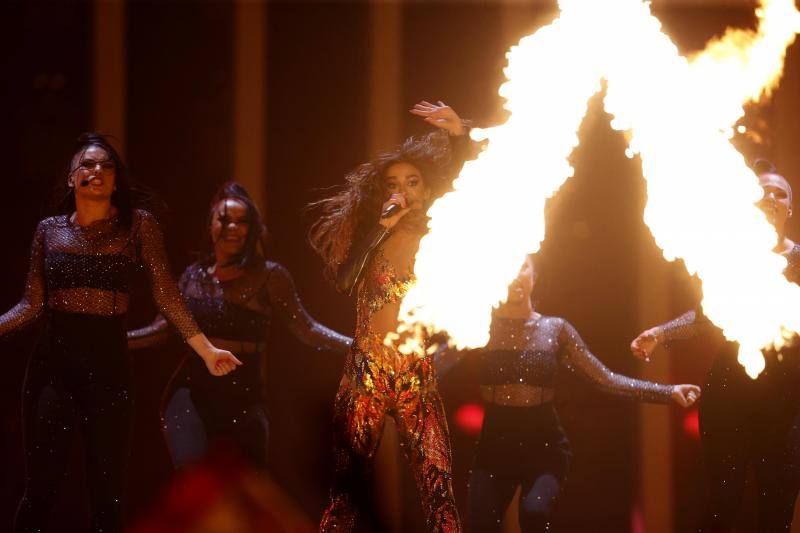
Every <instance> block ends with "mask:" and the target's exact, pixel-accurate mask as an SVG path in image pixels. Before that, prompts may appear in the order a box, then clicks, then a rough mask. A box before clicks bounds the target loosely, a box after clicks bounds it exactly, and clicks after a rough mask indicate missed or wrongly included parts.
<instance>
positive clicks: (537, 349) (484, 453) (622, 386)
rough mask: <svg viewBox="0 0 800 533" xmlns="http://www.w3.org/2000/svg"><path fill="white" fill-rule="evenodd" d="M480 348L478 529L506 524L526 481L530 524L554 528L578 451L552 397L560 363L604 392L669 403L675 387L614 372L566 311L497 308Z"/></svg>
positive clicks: (474, 508)
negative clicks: (509, 314)
mask: <svg viewBox="0 0 800 533" xmlns="http://www.w3.org/2000/svg"><path fill="white" fill-rule="evenodd" d="M460 355H461V354H450V355H446V356H443V357H453V356H455V357H456V358H458V357H460ZM476 355H477V356H478V357H479V382H480V388H481V396H482V397H483V399H484V401H485V415H484V419H483V427H482V430H481V436H480V440H479V442H478V449H477V454H476V456H475V461H474V465H473V470H472V472H471V473H470V482H469V502H470V503H469V515H470V516H469V524H470V529H471V530H473V531H481V532H491V531H498V532H499V531H501V530H502V518H503V516H504V514H505V511H506V508H507V507H508V504H509V503H510V502H511V498H512V497H513V495H514V492H515V491H516V489H517V487H518V486H521V490H522V492H521V496H520V506H519V523H520V527H521V529H522V531H523V532H525V533H530V532H539V531H547V530H548V517H549V514H550V510H551V508H552V505H553V503H554V502H555V499H556V498H557V496H558V494H559V493H560V490H561V486H562V485H563V482H564V479H565V478H566V474H567V469H568V466H569V462H570V457H571V452H570V448H569V442H568V440H567V437H566V435H565V434H564V430H563V429H562V427H561V424H560V422H559V420H558V416H557V414H556V411H555V408H554V407H553V403H552V401H553V398H554V396H555V388H556V377H557V374H558V371H559V370H561V369H563V370H568V371H570V372H576V373H578V374H580V375H581V376H582V377H584V378H586V379H587V380H588V381H590V382H591V383H592V384H594V385H595V386H597V387H599V388H600V389H601V390H603V391H604V392H608V393H612V394H617V395H622V396H625V397H629V398H632V399H637V400H642V401H648V402H660V403H666V402H669V401H670V396H671V392H672V388H671V387H670V386H667V385H660V384H657V383H651V382H648V381H642V380H637V379H633V378H629V377H627V376H623V375H621V374H616V373H614V372H611V371H610V370H609V369H608V368H606V367H605V365H603V364H602V363H601V362H600V361H599V360H598V359H597V358H596V357H595V356H594V355H592V353H591V352H590V351H589V350H588V348H587V347H586V345H585V344H584V343H583V340H581V338H580V335H578V332H577V331H576V330H575V328H574V327H573V326H572V325H571V324H569V323H568V322H567V321H566V320H564V319H562V318H558V317H550V316H540V315H537V316H536V317H535V318H532V319H522V318H502V317H499V316H495V317H494V318H493V320H492V325H491V329H490V337H489V342H488V344H487V345H486V347H485V348H482V349H480V350H478V353H477V354H476ZM437 366H439V365H437ZM439 368H441V369H443V370H446V367H445V366H443V365H442V366H439Z"/></svg>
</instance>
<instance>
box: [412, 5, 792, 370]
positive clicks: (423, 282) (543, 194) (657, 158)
mask: <svg viewBox="0 0 800 533" xmlns="http://www.w3.org/2000/svg"><path fill="white" fill-rule="evenodd" d="M559 7H560V9H561V13H560V16H559V18H558V19H557V20H556V21H554V22H553V23H552V24H550V25H548V26H546V27H544V28H542V29H540V30H538V31H537V32H536V33H534V34H533V35H530V36H527V37H525V38H523V39H522V40H521V41H520V42H519V43H518V45H517V46H514V47H512V49H511V50H510V51H509V53H508V55H507V57H508V66H507V67H506V69H505V71H504V72H505V75H506V77H507V81H506V82H505V83H504V84H503V85H502V86H501V87H500V95H501V96H503V97H504V98H505V99H506V102H505V104H504V106H505V108H506V109H507V110H508V111H509V112H510V117H509V119H508V120H507V121H506V122H505V123H504V124H502V125H500V126H497V127H494V128H488V129H483V130H477V131H473V137H474V138H476V139H488V141H489V143H488V148H487V149H486V150H484V151H483V152H482V153H481V154H480V155H479V157H478V158H477V159H476V160H475V161H470V162H468V163H467V164H466V165H465V166H464V169H463V171H462V172H461V174H460V176H459V178H458V179H457V180H456V182H455V184H454V187H455V190H454V191H453V192H451V193H449V194H447V195H445V196H444V197H443V198H441V199H440V200H438V201H437V202H436V203H435V204H434V205H433V206H432V207H431V210H430V212H429V214H430V216H431V221H430V232H429V233H428V235H426V236H425V237H424V238H423V239H422V242H421V243H420V249H419V252H418V253H417V258H416V266H415V274H416V276H417V284H416V285H415V287H413V288H412V289H411V291H410V292H409V293H408V295H407V296H406V298H405V300H404V302H403V306H402V309H401V312H400V317H401V320H402V321H404V322H405V324H406V326H405V329H406V330H408V329H411V330H414V331H416V332H417V333H419V332H420V331H421V330H423V329H424V330H427V331H431V330H437V331H438V330H444V331H447V333H448V334H449V335H450V337H451V339H452V340H453V342H454V343H455V344H456V345H457V346H458V347H462V348H463V347H477V346H482V345H484V344H485V343H486V341H487V340H488V330H489V323H490V321H491V311H492V307H494V306H496V305H497V304H498V303H500V302H502V301H503V300H504V299H505V298H506V295H507V287H508V284H509V283H510V282H511V280H512V279H513V278H514V277H515V276H516V273H517V271H518V269H519V266H520V264H521V263H522V261H523V259H524V256H525V254H527V253H532V252H535V251H537V250H538V249H539V246H540V243H541V241H542V240H543V239H544V233H545V221H544V206H545V202H546V200H547V199H548V198H549V197H551V196H552V195H553V194H554V193H555V192H556V191H557V190H558V189H559V188H560V187H561V185H562V184H563V183H564V182H565V181H566V180H567V179H568V178H569V177H570V176H571V175H572V171H573V170H572V168H571V166H570V164H569V162H568V158H569V156H570V154H571V153H572V150H573V149H574V147H575V146H576V145H577V144H578V138H577V131H578V128H579V127H580V124H581V122H582V120H583V117H584V115H585V114H586V110H587V103H588V100H589V99H590V98H591V97H592V95H594V94H595V93H596V92H597V91H598V90H599V89H600V87H601V83H600V82H601V80H602V79H605V80H607V83H608V90H607V93H606V97H605V106H606V110H607V111H608V112H609V113H610V114H612V115H613V116H614V120H613V121H612V126H613V127H614V128H615V129H617V130H622V131H625V132H626V137H627V138H628V139H629V150H628V153H629V155H630V156H632V155H633V154H639V155H640V156H641V161H642V168H643V173H644V176H645V179H646V180H647V192H648V203H647V207H646V210H645V222H646V223H647V225H648V226H649V227H650V229H651V232H652V234H653V236H654V238H655V240H656V243H657V244H658V245H659V246H660V247H661V248H662V250H663V252H664V256H665V257H666V258H667V259H669V260H673V259H675V258H678V257H680V258H683V259H684V262H685V264H686V267H687V269H688V270H689V272H691V273H693V274H695V273H696V274H697V275H698V276H699V277H700V279H701V280H702V282H703V295H704V297H703V311H704V312H705V314H706V315H707V316H708V317H709V318H710V319H711V320H712V321H713V322H714V323H715V324H717V325H718V326H720V328H721V329H722V330H723V332H724V333H725V335H726V337H727V338H729V339H731V340H736V341H738V342H739V343H740V345H741V349H740V362H742V364H743V365H744V366H745V369H746V370H747V372H748V374H749V375H751V376H752V377H755V376H757V375H758V374H759V373H760V371H761V370H762V369H763V366H764V362H763V357H762V356H761V353H760V349H761V348H762V347H764V346H768V345H771V344H777V345H780V344H781V343H782V342H783V339H784V336H785V334H786V332H787V331H800V307H798V306H799V305H800V288H798V287H797V286H795V285H793V284H790V283H789V282H787V281H786V280H785V279H784V277H783V276H782V269H783V268H784V267H785V265H786V261H785V259H783V258H782V257H780V256H779V255H777V254H775V253H773V252H772V248H773V246H774V245H775V242H776V235H775V231H774V229H773V228H772V227H771V226H770V225H769V223H768V222H767V220H766V218H765V217H764V215H763V214H762V213H761V212H760V211H759V210H758V209H757V208H756V207H755V206H754V202H756V201H757V200H758V199H759V198H760V196H761V191H760V188H759V186H758V182H757V179H756V178H755V176H753V174H752V172H751V171H750V170H749V169H748V168H747V166H746V164H745V161H744V159H743V157H742V156H741V154H739V153H738V152H737V151H736V150H735V148H734V147H733V145H732V144H731V143H730V137H731V136H732V135H733V128H734V126H735V124H736V122H737V121H738V120H739V119H740V118H741V117H742V116H743V114H744V110H743V105H744V104H745V103H747V102H749V101H756V100H758V99H759V98H761V97H762V95H765V94H766V95H768V94H769V92H770V91H771V90H772V88H773V87H774V86H775V85H776V84H777V83H778V81H779V79H780V76H781V71H782V68H783V60H784V56H785V53H786V49H787V47H788V46H789V45H790V44H791V43H792V42H793V40H794V37H795V34H796V32H798V31H800V13H798V11H797V9H796V8H795V6H794V1H793V0H762V3H761V6H760V8H759V9H758V11H757V16H758V22H759V23H758V28H757V29H756V30H755V31H753V30H729V31H728V32H727V33H726V34H725V35H724V36H723V37H722V38H721V39H719V40H716V41H714V42H712V43H710V44H709V45H708V46H707V47H706V49H705V50H704V51H703V52H701V53H699V54H697V55H695V56H694V57H692V58H690V59H687V58H685V57H682V56H681V55H680V54H679V53H678V50H677V48H676V47H675V45H674V44H673V43H672V42H671V41H670V39H669V38H668V37H667V36H666V35H665V34H664V33H662V32H661V25H660V22H659V21H658V19H656V18H655V17H653V16H652V14H651V12H650V9H649V4H648V3H642V2H641V1H640V0H608V1H605V2H586V1H584V0H560V1H559ZM715 199H718V200H715ZM467 289H468V290H467ZM793 302H798V303H797V304H794V305H793ZM417 339H418V337H417ZM416 342H417V346H416V347H412V346H410V345H409V346H406V347H405V349H404V351H416V350H418V349H419V347H420V346H421V345H420V344H419V340H417V341H416Z"/></svg>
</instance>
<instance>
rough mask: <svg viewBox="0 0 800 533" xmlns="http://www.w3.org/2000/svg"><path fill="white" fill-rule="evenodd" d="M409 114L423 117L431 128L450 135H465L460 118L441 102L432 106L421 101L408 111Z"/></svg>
mask: <svg viewBox="0 0 800 533" xmlns="http://www.w3.org/2000/svg"><path fill="white" fill-rule="evenodd" d="M409 112H410V113H411V114H412V115H417V116H418V117H423V119H424V120H425V122H427V123H428V124H431V125H432V126H436V127H437V128H441V129H443V130H447V132H448V133H449V134H450V135H464V133H465V131H464V124H463V123H462V122H461V118H460V117H459V116H458V114H457V113H456V112H455V111H454V110H453V108H452V107H450V106H449V105H447V104H445V103H444V102H442V101H441V100H440V101H439V103H438V104H432V103H430V102H426V101H425V100H423V101H421V102H420V103H418V104H415V105H414V108H413V109H410V110H409Z"/></svg>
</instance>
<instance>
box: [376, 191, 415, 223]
mask: <svg viewBox="0 0 800 533" xmlns="http://www.w3.org/2000/svg"><path fill="white" fill-rule="evenodd" d="M392 205H397V206H399V207H400V209H399V210H398V211H395V212H394V213H393V214H390V215H389V216H383V214H384V213H386V210H387V209H389V207H390V206H392ZM409 211H410V209H409V207H408V202H406V197H405V196H403V194H402V193H399V192H396V193H394V194H392V195H391V196H390V197H389V199H388V200H386V201H385V202H384V203H383V206H382V207H381V214H382V215H381V218H380V220H378V224H380V225H381V226H383V227H385V228H386V229H392V228H393V227H394V226H395V224H397V223H398V222H399V221H400V219H401V218H403V217H404V216H405V215H406V213H408V212H409Z"/></svg>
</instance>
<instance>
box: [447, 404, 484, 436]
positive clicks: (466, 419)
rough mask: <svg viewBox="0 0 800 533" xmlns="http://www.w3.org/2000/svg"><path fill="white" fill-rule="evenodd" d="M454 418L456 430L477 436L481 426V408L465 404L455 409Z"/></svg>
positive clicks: (476, 405)
mask: <svg viewBox="0 0 800 533" xmlns="http://www.w3.org/2000/svg"><path fill="white" fill-rule="evenodd" d="M454 418H455V421H456V426H458V429H460V430H461V431H463V432H464V433H466V434H467V435H477V434H478V433H480V432H481V427H482V426H483V406H482V405H479V404H476V403H465V404H463V405H461V406H460V407H459V408H458V409H456V412H455V415H454Z"/></svg>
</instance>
